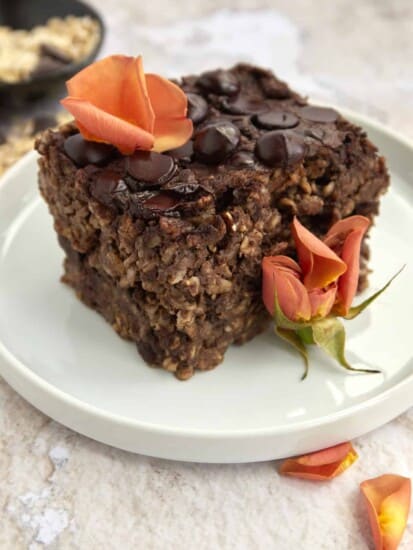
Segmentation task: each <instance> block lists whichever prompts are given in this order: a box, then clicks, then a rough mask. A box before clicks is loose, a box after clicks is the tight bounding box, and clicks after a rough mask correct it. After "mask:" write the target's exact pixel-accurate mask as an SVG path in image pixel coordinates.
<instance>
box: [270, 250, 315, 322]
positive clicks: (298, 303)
mask: <svg viewBox="0 0 413 550" xmlns="http://www.w3.org/2000/svg"><path fill="white" fill-rule="evenodd" d="M300 271H301V270H300V267H299V266H298V264H297V263H296V262H294V260H292V259H291V258H287V257H286V256H267V257H264V259H263V262H262V298H263V301H264V305H265V307H266V308H267V310H268V311H269V313H270V314H271V315H273V314H274V305H275V290H277V298H278V303H279V304H280V308H281V310H282V311H283V313H284V315H285V316H286V317H288V318H289V319H291V320H292V321H297V320H308V319H309V318H310V316H311V306H310V301H309V299H308V293H307V291H306V289H305V287H304V285H303V283H302V282H301V281H300V278H299V274H300Z"/></svg>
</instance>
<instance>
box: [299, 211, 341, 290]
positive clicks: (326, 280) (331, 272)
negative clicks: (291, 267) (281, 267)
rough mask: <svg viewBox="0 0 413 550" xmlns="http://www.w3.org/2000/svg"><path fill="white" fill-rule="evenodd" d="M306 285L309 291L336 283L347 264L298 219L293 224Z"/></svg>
mask: <svg viewBox="0 0 413 550" xmlns="http://www.w3.org/2000/svg"><path fill="white" fill-rule="evenodd" d="M292 233H293V237H294V241H295V245H296V248H297V254H298V258H299V263H300V266H301V267H302V270H303V275H304V285H305V287H306V288H307V289H308V290H312V289H315V288H323V287H326V286H328V285H329V284H331V283H333V282H335V281H336V280H337V279H338V277H340V275H342V274H343V273H344V272H345V271H346V264H345V263H344V262H343V261H342V260H341V259H340V258H339V257H338V256H337V254H335V253H334V252H333V251H332V250H331V249H330V248H329V247H328V246H327V245H326V244H324V243H323V242H322V241H320V239H318V238H317V237H316V236H315V235H313V234H312V233H311V232H310V231H308V229H306V228H305V227H304V226H303V225H301V223H300V222H299V221H298V219H297V218H294V220H293V223H292Z"/></svg>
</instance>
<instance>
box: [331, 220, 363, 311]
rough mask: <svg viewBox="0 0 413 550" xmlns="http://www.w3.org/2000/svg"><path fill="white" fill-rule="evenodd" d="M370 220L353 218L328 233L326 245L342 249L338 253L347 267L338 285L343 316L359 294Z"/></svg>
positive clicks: (339, 304)
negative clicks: (361, 255)
mask: <svg viewBox="0 0 413 550" xmlns="http://www.w3.org/2000/svg"><path fill="white" fill-rule="evenodd" d="M369 225H370V220H368V219H367V218H365V217H364V216H351V217H350V218H345V219H344V220H340V221H339V222H337V223H336V224H334V225H333V227H332V228H331V229H330V231H329V232H328V233H327V235H326V238H325V241H324V242H325V243H326V244H327V245H328V246H331V247H332V248H333V249H334V248H335V246H339V247H341V250H338V251H337V253H338V254H339V255H340V257H341V259H342V260H343V261H344V262H345V263H346V265H347V271H346V272H345V273H344V274H343V275H342V276H341V277H340V280H339V283H338V296H337V298H338V300H337V301H338V306H337V307H336V309H337V310H338V312H339V313H340V314H341V315H346V314H347V313H348V310H349V308H350V306H351V303H352V301H353V298H354V296H355V294H356V292H357V285H358V280H359V272H360V247H361V243H362V241H363V237H364V235H365V233H366V231H367V229H368V228H369Z"/></svg>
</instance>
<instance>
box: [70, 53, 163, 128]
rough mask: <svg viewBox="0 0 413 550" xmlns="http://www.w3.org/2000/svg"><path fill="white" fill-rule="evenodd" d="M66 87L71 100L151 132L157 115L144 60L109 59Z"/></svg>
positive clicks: (91, 67) (116, 57) (111, 57)
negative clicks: (143, 64) (149, 91)
mask: <svg viewBox="0 0 413 550" xmlns="http://www.w3.org/2000/svg"><path fill="white" fill-rule="evenodd" d="M66 85H67V89H68V92H69V97H70V98H76V99H83V100H85V101H88V102H90V103H92V104H93V105H94V106H95V107H98V108H99V109H101V110H103V111H105V112H106V113H109V114H111V115H114V116H115V117H118V118H121V119H122V120H125V121H127V122H131V123H134V124H138V125H139V126H140V127H141V128H142V129H144V130H146V131H147V132H152V130H153V124H154V114H153V110H152V107H151V103H150V101H149V96H148V91H147V88H146V82H145V75H144V73H143V67H142V58H141V57H138V58H133V57H127V56H123V55H112V56H110V57H106V58H104V59H101V60H100V61H97V62H95V63H93V64H92V65H89V66H88V67H86V68H85V69H83V70H82V71H80V72H79V73H77V74H76V75H75V76H74V77H73V78H71V79H70V80H68V81H67V82H66ZM97 137H99V136H97Z"/></svg>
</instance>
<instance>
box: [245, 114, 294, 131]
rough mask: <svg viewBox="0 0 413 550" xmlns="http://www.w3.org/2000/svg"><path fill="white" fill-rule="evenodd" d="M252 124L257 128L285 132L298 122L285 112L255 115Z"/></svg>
mask: <svg viewBox="0 0 413 550" xmlns="http://www.w3.org/2000/svg"><path fill="white" fill-rule="evenodd" d="M253 122H254V124H255V125H256V126H258V127H259V128H266V129H267V130H276V129H278V130H285V129H287V128H294V126H297V124H298V122H299V120H298V118H297V117H296V116H295V115H294V114H292V113H288V112H286V111H267V112H266V113H259V114H258V115H255V116H254V117H253Z"/></svg>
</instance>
